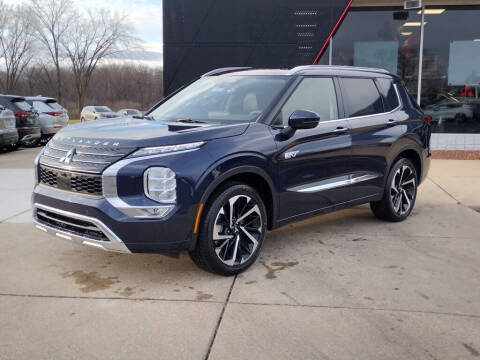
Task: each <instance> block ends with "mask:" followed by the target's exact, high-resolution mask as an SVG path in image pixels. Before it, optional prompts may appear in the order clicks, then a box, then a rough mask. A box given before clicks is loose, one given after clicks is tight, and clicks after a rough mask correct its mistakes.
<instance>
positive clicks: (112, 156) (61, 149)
mask: <svg viewBox="0 0 480 360" xmlns="http://www.w3.org/2000/svg"><path fill="white" fill-rule="evenodd" d="M106 144H110V142H101V141H94V140H85V141H79V140H77V141H72V140H70V141H68V140H58V139H56V138H53V139H52V140H50V141H49V142H48V144H47V145H46V146H45V151H44V153H43V155H42V157H41V158H40V164H42V165H45V166H49V167H54V168H58V169H64V170H67V171H77V172H84V173H92V174H101V173H102V172H103V170H105V169H106V168H107V167H108V166H110V165H111V164H113V163H115V162H116V161H118V160H120V159H122V158H123V157H125V156H126V155H128V154H130V153H131V152H133V151H134V150H135V148H117V147H116V146H113V145H112V146H108V145H106ZM116 144H117V143H115V145H116ZM102 145H103V146H104V147H102ZM73 149H74V150H75V152H74V155H73V157H72V159H71V161H69V162H67V163H65V162H64V160H65V156H66V155H67V153H69V151H71V150H73Z"/></svg>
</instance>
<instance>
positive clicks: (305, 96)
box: [275, 78, 338, 125]
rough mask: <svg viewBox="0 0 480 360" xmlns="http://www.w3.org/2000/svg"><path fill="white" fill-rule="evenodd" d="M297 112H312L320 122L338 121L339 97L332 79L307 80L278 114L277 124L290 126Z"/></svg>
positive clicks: (299, 86) (298, 87)
mask: <svg viewBox="0 0 480 360" xmlns="http://www.w3.org/2000/svg"><path fill="white" fill-rule="evenodd" d="M295 110H310V111H313V112H316V113H317V114H318V115H319V116H320V121H328V120H334V119H338V106H337V96H336V93H335V85H334V84H333V79H331V78H305V79H303V80H302V82H301V83H300V84H299V85H298V86H297V88H296V89H295V91H294V92H293V94H292V95H291V96H290V97H289V98H288V100H287V102H286V103H285V105H283V107H282V110H281V111H280V113H279V114H278V116H277V118H276V120H275V124H278V125H280V124H283V125H287V124H288V118H289V117H290V115H292V113H293V112H294V111H295Z"/></svg>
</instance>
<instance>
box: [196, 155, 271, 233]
mask: <svg viewBox="0 0 480 360" xmlns="http://www.w3.org/2000/svg"><path fill="white" fill-rule="evenodd" d="M228 182H241V183H244V184H247V185H249V186H251V187H252V188H253V189H255V191H257V193H258V195H259V196H260V197H261V198H262V200H263V201H264V204H265V208H266V210H267V228H268V229H269V230H272V229H274V228H275V227H276V215H277V204H278V199H277V193H276V191H275V187H274V184H273V181H272V180H271V178H270V176H269V175H268V173H267V172H266V171H265V170H263V169H262V168H260V167H257V166H248V165H243V166H238V167H235V168H232V169H230V170H228V171H226V172H224V173H223V174H221V175H219V176H217V177H216V178H215V180H214V181H212V182H211V183H210V185H209V186H208V187H207V189H206V191H205V192H204V193H203V195H202V197H201V200H200V203H202V204H207V202H208V201H209V200H210V198H211V196H212V194H214V193H215V191H216V190H217V189H219V188H220V187H222V186H223V185H224V184H226V183H228ZM202 213H203V214H204V212H203V211H202ZM203 214H202V217H203ZM194 235H195V240H196V234H194Z"/></svg>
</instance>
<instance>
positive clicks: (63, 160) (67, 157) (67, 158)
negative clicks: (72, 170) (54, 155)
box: [60, 148, 77, 165]
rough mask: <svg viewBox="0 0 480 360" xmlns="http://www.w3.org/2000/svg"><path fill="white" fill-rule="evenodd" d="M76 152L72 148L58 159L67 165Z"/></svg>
mask: <svg viewBox="0 0 480 360" xmlns="http://www.w3.org/2000/svg"><path fill="white" fill-rule="evenodd" d="M76 152H77V150H76V149H75V148H73V149H72V150H70V151H69V152H67V155H65V156H64V157H62V158H61V159H60V162H62V163H64V164H67V165H69V164H70V163H71V162H72V159H73V156H74V155H75V154H76Z"/></svg>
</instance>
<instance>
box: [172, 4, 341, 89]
mask: <svg viewBox="0 0 480 360" xmlns="http://www.w3.org/2000/svg"><path fill="white" fill-rule="evenodd" d="M348 3H349V2H348V1H346V0H241V1H239V0H236V1H235V0H202V1H199V0H164V1H163V19H164V23H163V29H164V30H163V33H164V34H163V38H164V92H165V94H168V93H170V92H172V91H174V90H175V89H177V88H178V87H180V86H181V85H183V84H185V83H188V82H190V81H191V80H193V79H195V78H196V77H198V76H199V75H201V74H203V73H205V72H207V71H209V70H212V69H214V68H217V67H228V66H253V67H260V68H290V67H293V66H296V65H305V64H311V63H312V61H313V60H314V58H315V56H316V55H317V53H318V51H319V50H320V48H321V47H322V45H323V44H324V42H325V40H326V39H327V38H328V35H329V34H330V33H331V31H332V29H333V27H334V25H335V24H336V23H337V21H338V19H339V18H340V15H341V14H342V12H343V10H344V9H345V7H346V6H347V4H348Z"/></svg>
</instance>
